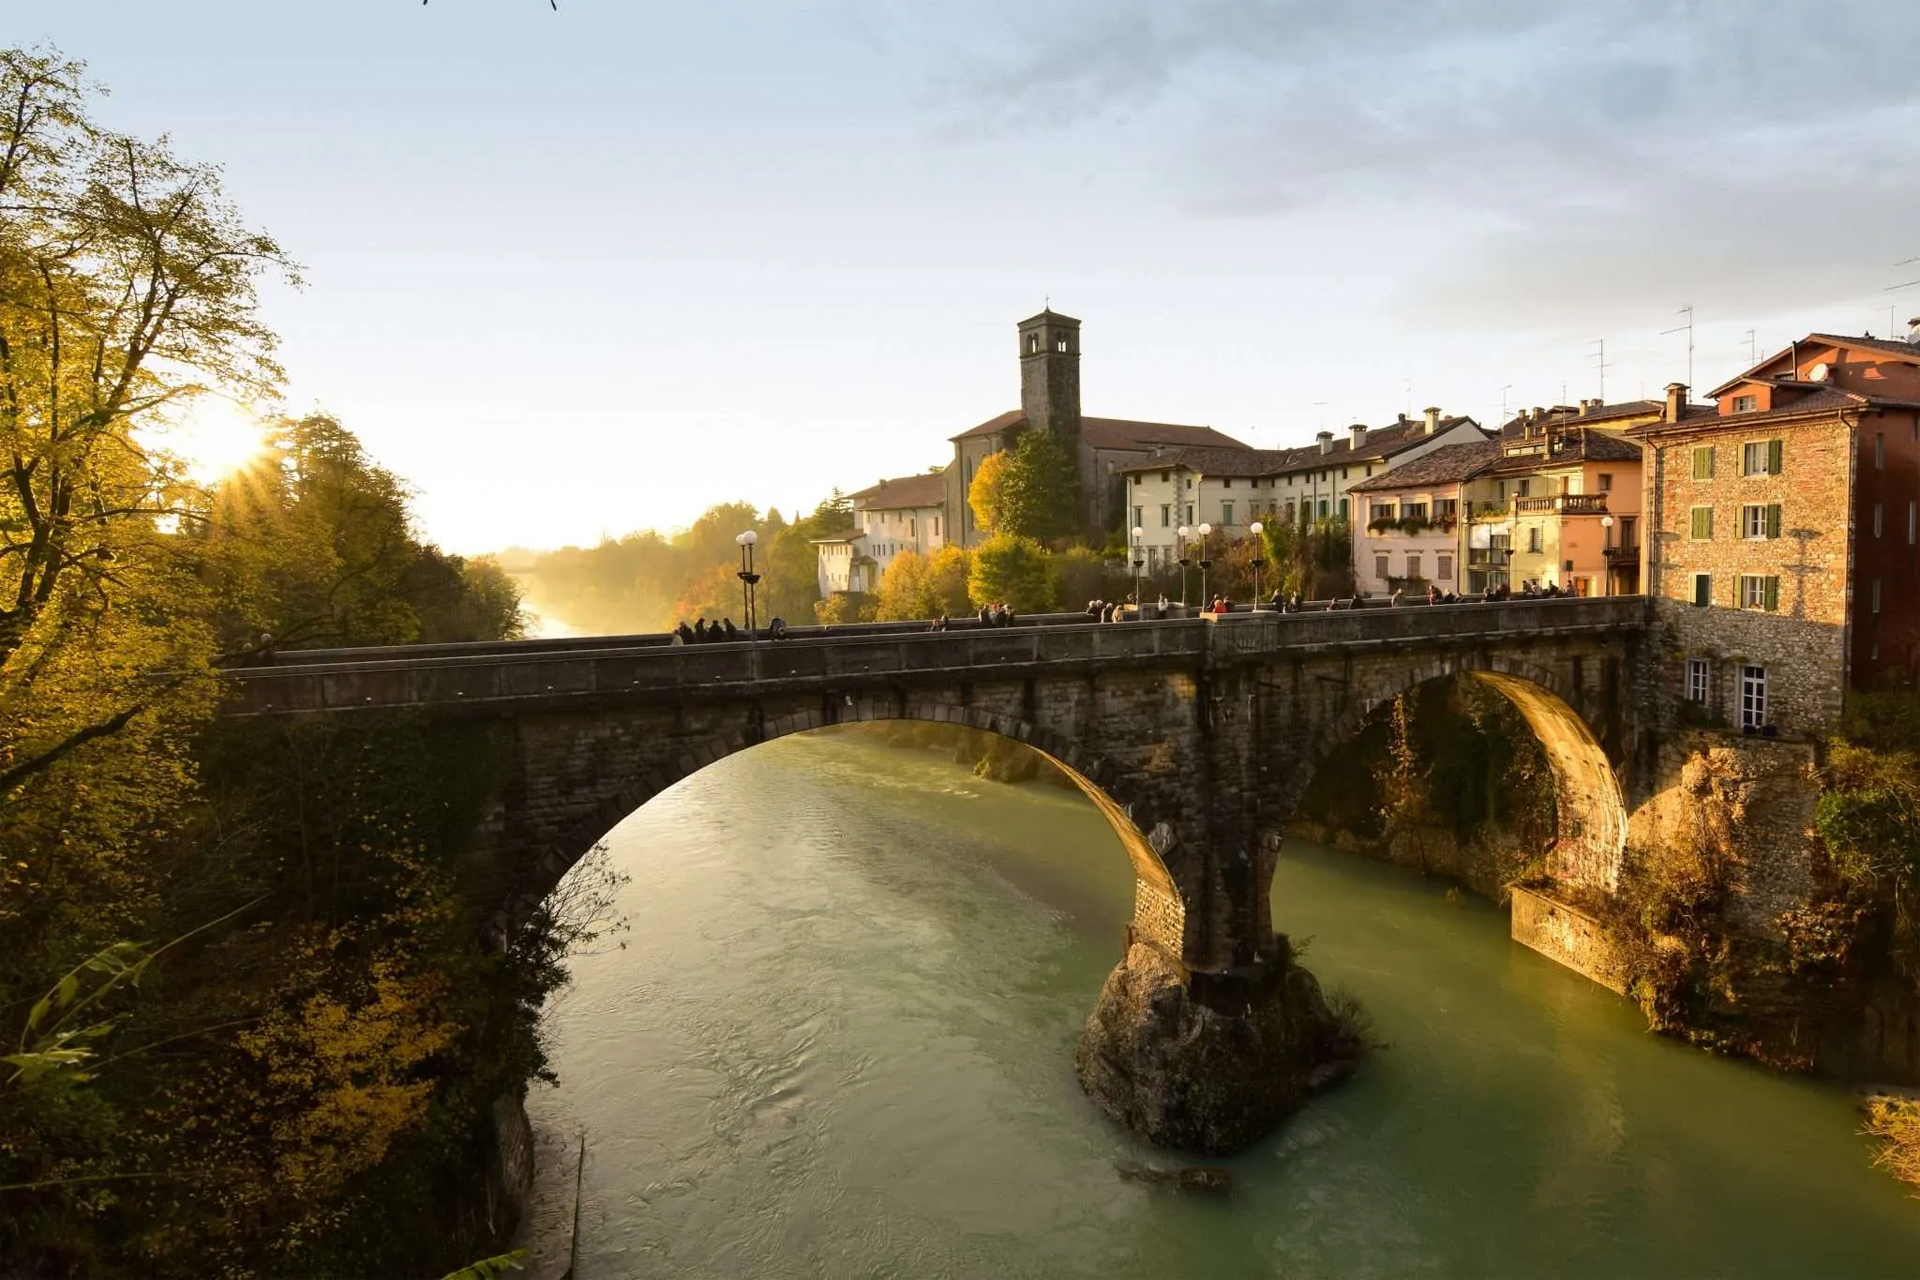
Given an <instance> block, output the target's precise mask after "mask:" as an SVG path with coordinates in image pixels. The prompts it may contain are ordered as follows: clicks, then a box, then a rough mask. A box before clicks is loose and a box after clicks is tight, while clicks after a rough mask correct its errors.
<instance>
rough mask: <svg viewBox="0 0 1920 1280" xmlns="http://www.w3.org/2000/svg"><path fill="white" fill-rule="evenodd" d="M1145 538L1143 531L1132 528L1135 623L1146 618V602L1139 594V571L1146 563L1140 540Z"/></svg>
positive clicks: (1144, 531) (1145, 532) (1136, 526)
mask: <svg viewBox="0 0 1920 1280" xmlns="http://www.w3.org/2000/svg"><path fill="white" fill-rule="evenodd" d="M1146 536H1147V531H1146V530H1145V529H1142V528H1141V527H1140V526H1139V525H1135V526H1133V617H1134V620H1135V621H1136V622H1139V621H1144V620H1145V619H1146V616H1147V600H1146V597H1145V596H1143V595H1141V594H1140V570H1141V568H1142V567H1143V566H1144V565H1145V564H1146V562H1147V561H1146V557H1145V555H1144V554H1143V551H1142V548H1141V546H1140V540H1141V539H1142V538H1144V537H1146Z"/></svg>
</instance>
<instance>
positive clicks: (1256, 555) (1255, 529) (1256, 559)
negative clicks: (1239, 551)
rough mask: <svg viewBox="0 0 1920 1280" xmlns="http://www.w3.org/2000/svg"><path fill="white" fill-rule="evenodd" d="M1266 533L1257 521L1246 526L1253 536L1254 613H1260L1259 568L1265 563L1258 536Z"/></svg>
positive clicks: (1264, 528)
mask: <svg viewBox="0 0 1920 1280" xmlns="http://www.w3.org/2000/svg"><path fill="white" fill-rule="evenodd" d="M1266 531H1267V526H1265V525H1263V524H1261V523H1260V522H1259V521H1258V520H1255V521H1254V522H1253V523H1252V524H1250V525H1248V526H1247V532H1248V533H1249V534H1251V535H1252V536H1253V612H1255V613H1258V612H1260V566H1261V565H1263V564H1265V563H1266V561H1265V560H1263V559H1261V558H1260V551H1261V548H1262V547H1263V546H1264V545H1265V544H1264V543H1262V542H1261V541H1260V535H1261V534H1263V533H1265V532H1266Z"/></svg>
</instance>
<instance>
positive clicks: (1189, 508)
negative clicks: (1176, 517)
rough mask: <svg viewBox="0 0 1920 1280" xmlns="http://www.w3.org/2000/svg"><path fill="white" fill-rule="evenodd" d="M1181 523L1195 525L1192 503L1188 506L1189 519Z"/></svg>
mask: <svg viewBox="0 0 1920 1280" xmlns="http://www.w3.org/2000/svg"><path fill="white" fill-rule="evenodd" d="M1181 523H1182V524H1192V523H1193V504H1192V503H1191V502H1189V503H1188V504H1187V518H1186V519H1185V520H1183V521H1181Z"/></svg>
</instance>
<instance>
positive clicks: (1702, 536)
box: [1688, 507, 1713, 542]
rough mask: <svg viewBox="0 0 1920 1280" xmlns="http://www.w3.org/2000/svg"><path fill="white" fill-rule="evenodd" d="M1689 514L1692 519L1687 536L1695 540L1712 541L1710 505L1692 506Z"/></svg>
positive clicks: (1711, 509) (1711, 511)
mask: <svg viewBox="0 0 1920 1280" xmlns="http://www.w3.org/2000/svg"><path fill="white" fill-rule="evenodd" d="M1690 515H1691V519H1692V529H1691V530H1690V532H1689V534H1688V536H1689V537H1691V538H1692V539H1693V540H1694V541H1695V542H1710V541H1712V540H1713V508H1712V507H1695V508H1693V510H1692V512H1691V513H1690Z"/></svg>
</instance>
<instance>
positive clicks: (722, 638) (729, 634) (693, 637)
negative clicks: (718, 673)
mask: <svg viewBox="0 0 1920 1280" xmlns="http://www.w3.org/2000/svg"><path fill="white" fill-rule="evenodd" d="M776 621H777V619H776ZM739 638H740V628H738V627H736V626H734V625H733V619H732V618H722V619H720V621H718V622H708V621H707V620H706V619H705V618H701V619H699V620H698V621H696V622H695V623H694V624H693V625H692V626H688V625H687V622H686V619H684V618H682V619H681V620H680V625H679V626H677V627H675V628H674V629H673V640H674V643H675V644H726V643H727V642H728V641H730V640H738V639H739Z"/></svg>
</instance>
